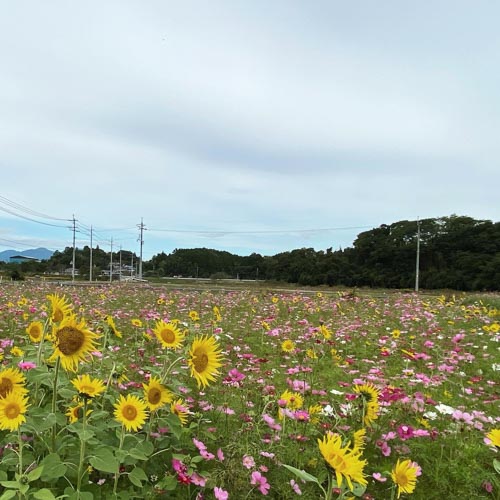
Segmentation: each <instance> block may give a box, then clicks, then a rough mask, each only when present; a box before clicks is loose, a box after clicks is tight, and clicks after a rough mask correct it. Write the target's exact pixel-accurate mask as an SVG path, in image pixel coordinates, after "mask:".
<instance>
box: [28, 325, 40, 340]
mask: <svg viewBox="0 0 500 500" xmlns="http://www.w3.org/2000/svg"><path fill="white" fill-rule="evenodd" d="M41 334H42V332H41V330H40V327H39V326H38V325H36V326H32V327H31V330H30V335H31V336H32V337H33V338H34V339H39V338H40V336H41Z"/></svg>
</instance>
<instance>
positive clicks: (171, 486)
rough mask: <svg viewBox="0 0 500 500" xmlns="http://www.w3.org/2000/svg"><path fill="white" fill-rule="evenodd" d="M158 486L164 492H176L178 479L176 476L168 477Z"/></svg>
mask: <svg viewBox="0 0 500 500" xmlns="http://www.w3.org/2000/svg"><path fill="white" fill-rule="evenodd" d="M158 486H159V487H160V488H161V489H163V490H167V491H174V490H175V489H176V488H177V479H175V477H174V476H166V477H165V478H164V479H162V480H161V481H160V482H159V483H158Z"/></svg>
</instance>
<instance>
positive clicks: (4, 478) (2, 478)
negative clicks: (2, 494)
mask: <svg viewBox="0 0 500 500" xmlns="http://www.w3.org/2000/svg"><path fill="white" fill-rule="evenodd" d="M8 477H9V476H7V473H6V472H5V471H4V470H0V481H7V478H8Z"/></svg>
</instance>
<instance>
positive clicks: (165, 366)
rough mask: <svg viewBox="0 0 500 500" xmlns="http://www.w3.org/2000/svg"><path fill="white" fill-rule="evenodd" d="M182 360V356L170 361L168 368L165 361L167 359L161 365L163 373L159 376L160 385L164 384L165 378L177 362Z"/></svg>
mask: <svg viewBox="0 0 500 500" xmlns="http://www.w3.org/2000/svg"><path fill="white" fill-rule="evenodd" d="M183 359H184V356H180V357H178V358H177V359H174V360H173V361H172V363H170V366H168V367H167V360H168V359H165V364H164V365H163V373H162V375H161V379H160V380H161V383H162V384H164V383H165V381H166V379H167V377H168V374H169V373H170V372H171V371H172V368H173V367H174V366H175V365H176V364H177V363H178V362H179V361H182V360H183Z"/></svg>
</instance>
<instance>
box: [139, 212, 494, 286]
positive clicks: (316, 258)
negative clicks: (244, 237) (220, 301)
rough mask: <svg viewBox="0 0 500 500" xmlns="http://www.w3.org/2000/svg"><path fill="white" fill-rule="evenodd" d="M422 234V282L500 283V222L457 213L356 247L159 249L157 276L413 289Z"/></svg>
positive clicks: (361, 238)
mask: <svg viewBox="0 0 500 500" xmlns="http://www.w3.org/2000/svg"><path fill="white" fill-rule="evenodd" d="M417 239H418V240H419V285H420V287H421V288H427V289H439V288H450V289H455V290H499V289H500V223H498V222H497V223H493V222H492V221H489V220H475V219H473V218H471V217H466V216H457V215H452V216H450V217H440V218H431V219H422V220H420V221H416V220H413V221H408V220H403V221H399V222H395V223H393V224H390V225H386V224H383V225H381V226H380V227H378V228H375V229H372V230H370V231H365V232H362V233H360V234H359V235H358V236H357V238H356V240H355V241H354V244H353V246H352V247H349V248H345V249H338V250H333V249H332V248H328V249H327V250H326V251H323V250H319V251H315V250H314V249H312V248H301V249H296V250H291V251H288V252H282V253H278V254H276V255H274V256H262V255H260V254H256V253H253V254H251V255H249V256H245V257H242V256H238V255H234V254H231V253H229V252H224V251H219V250H212V249H208V248H195V249H176V250H174V251H173V252H172V253H170V254H166V253H164V252H162V253H160V254H158V255H155V256H154V257H153V258H152V259H151V260H150V261H149V262H147V263H146V269H147V270H148V272H149V273H150V274H153V275H155V276H160V277H161V276H185V277H199V278H210V277H231V278H240V279H262V280H273V281H284V282H288V283H297V284H300V285H312V286H314V285H325V284H326V285H330V286H333V285H340V286H348V287H354V286H358V287H361V286H368V287H384V288H413V287H414V285H415V277H416V255H417Z"/></svg>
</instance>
